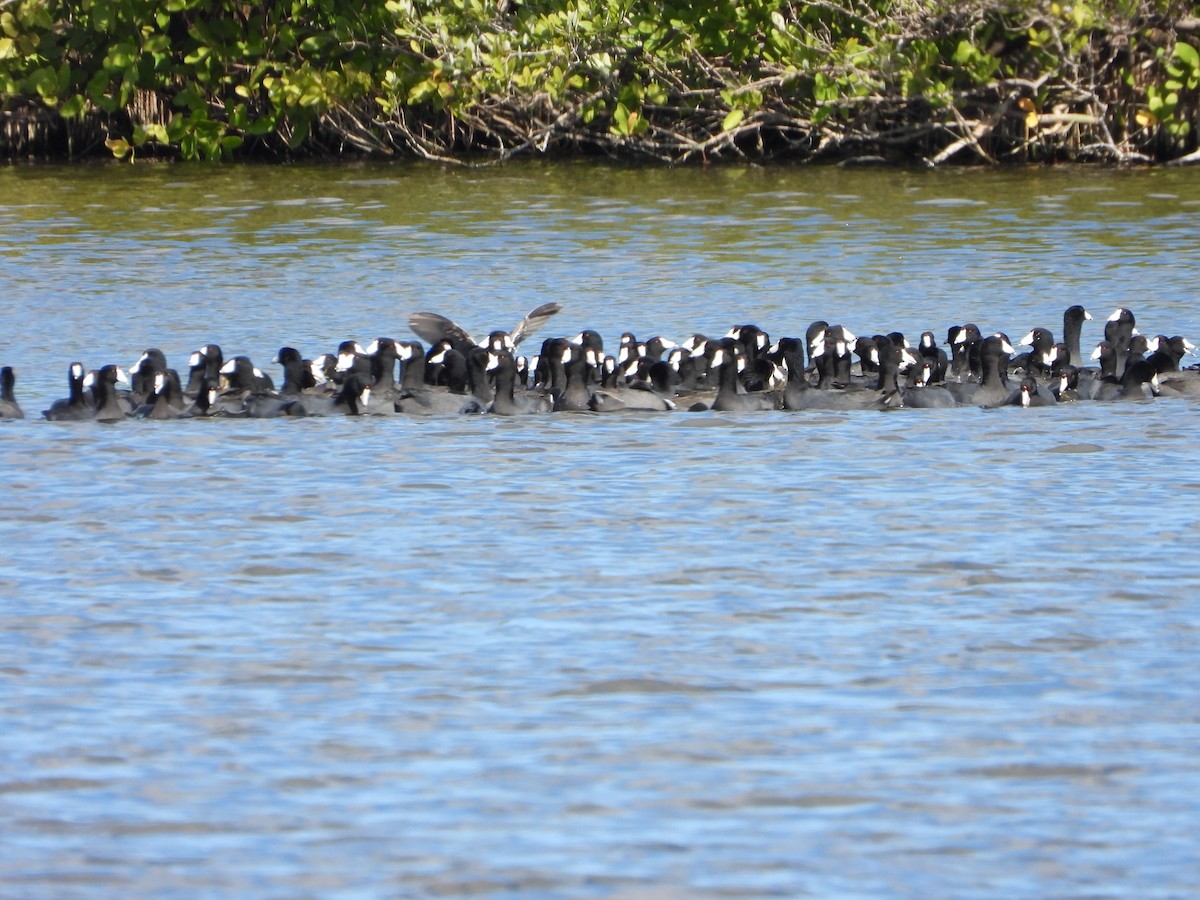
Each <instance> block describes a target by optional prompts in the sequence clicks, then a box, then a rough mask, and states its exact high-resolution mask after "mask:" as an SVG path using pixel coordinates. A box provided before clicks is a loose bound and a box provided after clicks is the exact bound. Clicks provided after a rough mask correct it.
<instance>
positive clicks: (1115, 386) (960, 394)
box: [0, 303, 1200, 422]
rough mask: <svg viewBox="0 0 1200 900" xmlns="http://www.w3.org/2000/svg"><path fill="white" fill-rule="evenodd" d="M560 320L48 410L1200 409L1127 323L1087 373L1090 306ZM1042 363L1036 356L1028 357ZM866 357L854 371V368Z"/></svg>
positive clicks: (294, 355) (94, 374)
mask: <svg viewBox="0 0 1200 900" xmlns="http://www.w3.org/2000/svg"><path fill="white" fill-rule="evenodd" d="M559 309H560V307H559V306H558V305H557V304H554V303H547V304H545V305H543V306H539V307H538V308H537V309H535V310H533V312H531V313H530V314H529V315H528V316H526V317H525V318H524V319H523V320H522V321H521V322H520V324H518V326H517V327H516V328H514V329H513V330H512V331H511V332H504V331H493V332H491V333H490V334H489V335H488V336H487V338H486V339H484V340H478V341H477V340H475V339H474V338H472V337H471V336H470V335H469V334H468V333H467V332H466V331H465V330H464V329H463V328H461V327H460V326H458V325H456V324H455V323H454V322H452V321H450V320H449V319H447V318H445V317H444V316H440V315H437V314H436V313H417V314H415V315H413V316H412V317H411V318H410V319H409V327H410V328H411V329H412V330H413V332H414V333H415V334H416V335H417V336H418V337H420V338H421V339H422V340H411V341H396V340H392V339H391V338H378V339H377V340H374V341H372V342H371V343H370V344H369V345H368V346H365V347H364V346H362V345H360V344H359V343H357V342H356V341H346V342H344V343H343V344H341V346H339V347H338V349H337V352H336V353H326V354H322V355H320V356H317V357H315V358H313V359H306V358H305V357H304V356H303V355H302V354H301V353H300V352H299V351H298V350H296V349H294V348H292V347H283V348H281V349H280V351H279V353H278V355H277V356H276V358H275V360H274V362H275V363H277V364H278V365H279V366H281V367H282V383H281V385H280V386H279V387H276V385H275V380H274V379H273V378H272V377H271V376H270V375H267V374H266V373H264V372H263V371H262V369H260V368H258V367H257V366H255V365H254V363H253V362H252V361H251V360H250V359H249V358H247V357H245V356H234V357H232V358H226V357H225V356H224V354H223V353H222V352H221V349H220V347H218V346H217V345H216V344H206V345H205V346H203V347H201V348H199V349H198V350H196V351H195V352H194V353H192V354H191V356H190V358H189V360H188V368H187V375H186V379H187V380H186V382H184V380H183V379H182V378H181V376H180V374H179V373H178V372H177V370H175V369H173V368H170V367H169V366H168V365H167V360H166V357H165V356H164V354H163V353H162V351H161V350H158V349H150V350H147V351H145V352H144V353H143V354H142V355H141V356H140V357H139V358H138V360H137V361H136V362H135V363H134V364H133V365H132V366H130V367H129V370H128V374H127V373H126V372H125V371H124V370H122V369H121V368H120V367H118V366H116V365H106V366H103V367H101V368H99V369H96V370H93V371H88V370H87V369H86V368H85V367H84V366H83V364H82V363H78V362H73V363H71V364H70V367H69V369H68V386H69V393H68V395H67V396H66V397H64V398H63V399H61V400H57V401H55V402H54V403H53V404H51V406H50V408H49V409H47V410H45V411H44V412H43V415H44V416H45V418H47V419H50V420H51V421H56V422H65V421H100V422H113V421H119V420H121V419H125V418H128V417H130V416H137V417H143V418H148V419H181V418H196V417H208V416H225V417H250V418H270V417H277V416H328V415H396V414H407V415H421V416H425V415H438V414H460V413H492V414H495V415H502V416H510V415H519V414H529V413H549V412H558V411H593V412H615V411H622V410H645V411H651V410H660V411H666V410H674V409H688V410H708V409H712V410H720V411H739V410H758V409H776V410H779V409H787V410H802V409H900V408H906V407H912V408H949V407H956V406H980V407H997V406H1006V405H1013V406H1025V407H1030V406H1051V405H1054V404H1057V403H1065V402H1069V401H1084V400H1100V401H1105V400H1145V399H1149V398H1151V397H1156V396H1160V395H1162V396H1181V395H1182V396H1195V397H1200V371H1198V369H1200V367H1198V366H1196V365H1191V366H1185V365H1184V362H1185V357H1186V356H1187V355H1188V354H1194V353H1195V349H1196V348H1195V346H1194V345H1193V344H1191V343H1190V342H1189V341H1187V340H1185V339H1184V338H1183V337H1181V336H1171V337H1168V336H1167V335H1165V334H1159V335H1155V336H1153V337H1149V336H1146V335H1142V334H1140V333H1139V332H1138V330H1137V328H1136V327H1135V321H1134V316H1133V314H1132V313H1131V312H1130V311H1129V310H1127V309H1118V310H1117V311H1116V312H1114V313H1113V314H1112V315H1111V316H1110V317H1109V318H1108V321H1107V322H1106V323H1105V325H1104V339H1103V340H1102V341H1100V342H1099V343H1098V344H1097V345H1096V347H1095V350H1094V351H1092V352H1090V353H1089V354H1088V355H1087V358H1086V359H1085V357H1084V354H1083V353H1082V351H1081V348H1080V340H1081V332H1082V328H1083V325H1084V322H1085V321H1087V320H1089V319H1091V318H1092V317H1091V316H1090V315H1088V313H1087V312H1086V311H1085V310H1084V308H1083V307H1082V306H1072V307H1071V308H1070V309H1068V310H1067V311H1066V312H1065V313H1064V315H1063V327H1062V340H1061V341H1056V340H1055V338H1054V335H1053V333H1052V332H1051V331H1050V330H1049V329H1047V328H1041V327H1039V328H1033V329H1032V330H1030V332H1029V333H1028V334H1026V335H1025V337H1024V338H1023V339H1022V340H1021V341H1020V342H1019V344H1020V346H1021V348H1022V352H1020V353H1018V352H1017V350H1016V348H1014V346H1013V344H1012V342H1011V341H1010V340H1009V338H1008V336H1007V335H1005V334H1002V333H996V334H990V335H985V334H983V333H982V332H981V331H980V329H979V328H978V327H976V326H975V325H973V324H965V325H955V326H953V327H951V328H949V329H948V330H947V332H946V337H945V340H944V341H942V342H939V341H938V339H937V338H936V337H935V335H934V334H933V332H929V331H926V332H924V333H923V334H921V335H920V337H919V338H918V339H917V340H916V341H915V342H914V343H910V342H909V341H908V340H907V339H906V338H905V336H904V335H903V334H900V333H898V332H892V333H891V334H877V335H874V336H872V337H855V336H854V335H853V334H851V333H850V332H849V330H847V329H846V328H845V327H843V326H841V325H831V324H829V323H827V322H823V321H818V322H814V323H813V324H812V325H811V326H809V328H808V330H807V333H806V334H805V335H804V337H803V338H799V337H785V338H780V339H778V340H775V341H772V340H771V338H770V337H769V336H768V335H767V334H766V332H764V331H763V330H762V329H760V328H758V327H757V326H755V325H738V326H735V327H733V328H731V329H730V330H729V332H728V333H727V334H726V335H725V336H724V337H719V338H712V337H706V336H704V335H701V334H694V335H692V336H691V337H689V338H687V339H686V340H684V341H681V342H679V343H675V342H673V341H671V340H668V339H666V338H662V337H654V338H651V339H650V340H647V341H639V340H638V339H637V338H636V337H634V335H633V334H630V333H625V334H623V335H621V339H620V344H619V346H618V347H617V348H616V352H615V353H607V352H606V351H605V348H604V342H603V340H602V338H601V337H600V335H599V334H597V333H596V332H595V331H590V330H589V331H583V332H582V333H580V334H578V335H576V336H574V337H572V338H563V337H556V338H549V339H547V340H545V341H543V342H542V345H541V350H540V353H538V354H537V355H533V356H528V357H527V356H524V355H518V352H517V351H518V347H519V346H520V345H521V343H522V341H523V340H524V339H525V338H527V337H528V336H529V335H530V334H532V333H533V332H534V331H536V330H537V329H538V328H540V327H541V326H543V325H544V324H545V323H546V322H547V321H548V320H549V319H550V318H551V317H552V316H553V315H554V314H555V313H557V312H558V311H559ZM1026 348H1027V349H1026ZM856 357H857V361H856ZM14 380H15V379H14V375H13V370H12V368H11V367H8V366H5V367H3V368H2V369H0V418H9V419H13V418H22V417H23V413H22V410H21V407H20V405H19V404H18V402H17V400H16V398H15V396H14Z"/></svg>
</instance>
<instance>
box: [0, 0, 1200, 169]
mask: <svg viewBox="0 0 1200 900" xmlns="http://www.w3.org/2000/svg"><path fill="white" fill-rule="evenodd" d="M967 6H969V7H970V8H969V9H967V8H966V7H965V6H964V5H962V4H958V3H956V2H953V0H835V2H831V3H822V4H796V3H788V2H782V0H709V2H706V3H690V2H671V3H666V4H661V3H648V2H644V0H523V2H517V0H514V2H512V3H511V8H510V9H508V10H507V11H505V12H501V11H499V10H498V8H497V3H496V0H439V2H434V0H285V2H266V0H259V2H243V0H15V2H14V0H9V2H8V3H7V4H6V5H4V6H3V8H2V9H0V94H2V95H3V96H4V98H6V102H7V103H12V102H13V101H14V100H17V99H22V100H25V101H32V102H34V103H36V104H39V105H41V106H44V107H46V108H49V109H53V110H57V112H58V113H59V114H60V115H62V116H64V117H67V118H72V119H79V118H83V117H94V118H95V117H98V118H99V119H100V120H101V121H103V122H104V124H105V127H106V129H107V131H108V136H109V141H108V147H109V149H110V151H111V152H112V153H113V154H114V155H115V156H117V157H119V158H132V157H134V156H135V155H137V154H145V153H148V152H150V153H157V154H163V153H167V154H174V155H177V156H179V157H182V158H185V159H210V160H219V159H226V158H229V157H230V156H233V155H238V154H244V153H250V152H259V153H264V152H265V153H268V154H274V155H286V154H288V153H291V152H302V151H304V150H305V148H309V147H312V146H314V141H315V136H317V135H320V134H328V133H329V132H330V130H331V129H334V130H336V127H338V126H337V125H336V123H338V122H344V121H345V120H346V119H347V118H350V119H352V120H353V121H354V122H355V123H356V128H357V129H358V131H357V133H356V134H357V140H358V145H359V146H363V147H368V148H370V147H378V148H384V147H387V146H393V145H395V144H396V143H403V142H402V141H396V140H395V139H394V135H395V134H396V133H397V132H398V131H403V130H404V129H407V128H409V127H410V126H409V125H408V124H407V123H410V122H412V121H418V122H421V123H425V124H426V125H428V126H429V127H430V128H431V129H433V130H440V131H441V133H443V134H447V135H456V134H459V133H460V131H459V130H458V129H456V128H455V124H456V123H462V122H466V123H470V126H471V127H472V128H473V129H475V130H476V131H478V132H481V133H484V134H486V133H487V131H488V127H489V124H492V125H494V126H495V127H496V128H499V127H500V126H499V125H498V124H495V123H497V122H499V121H500V118H498V117H502V118H503V120H504V122H505V123H507V124H506V125H505V127H509V125H511V128H512V129H513V130H514V131H515V132H518V133H519V132H521V131H522V129H524V131H525V132H526V133H530V134H532V133H535V132H537V131H538V130H539V129H543V130H544V129H545V128H546V127H547V125H546V123H550V122H556V123H559V124H560V125H561V123H563V122H566V123H570V127H572V128H577V129H580V130H581V131H582V133H586V134H588V135H591V136H592V139H593V140H595V141H596V142H597V143H604V142H607V144H605V145H606V146H611V145H621V146H635V145H638V142H639V141H645V140H650V139H653V138H654V137H655V136H656V135H670V134H677V133H678V132H680V131H689V133H694V132H696V131H697V130H703V131H704V133H703V134H701V137H708V136H719V135H722V134H726V133H729V132H731V131H734V130H737V131H739V132H742V131H745V130H747V129H752V128H754V127H756V123H759V122H761V121H765V120H766V119H768V118H769V117H770V116H774V117H776V118H780V117H783V118H786V119H787V120H789V121H791V122H796V123H803V124H805V125H807V126H808V127H812V128H816V129H819V128H822V127H827V126H830V125H833V124H834V123H845V122H849V121H851V120H852V119H854V118H855V117H857V116H861V115H863V113H864V110H871V109H878V108H881V106H882V105H883V104H887V105H888V108H890V109H893V110H898V111H901V113H903V111H904V110H907V109H914V110H920V111H921V114H923V115H939V114H942V115H946V114H948V113H949V111H951V110H955V111H958V110H960V109H961V108H964V107H965V106H966V105H967V104H969V103H970V102H971V98H973V97H976V96H980V95H984V94H987V93H988V92H989V91H990V92H992V93H993V94H996V93H1000V94H1001V95H1003V93H1004V91H1003V90H999V91H998V89H997V88H996V85H997V82H998V80H999V79H1014V80H1022V81H1026V82H1030V83H1033V82H1037V83H1039V84H1041V85H1042V87H1041V89H1040V91H1039V93H1038V96H1036V97H1034V98H1033V99H1032V101H1031V102H1033V103H1034V104H1036V105H1037V107H1038V108H1043V107H1045V106H1046V105H1047V104H1048V103H1050V102H1051V99H1052V98H1051V96H1050V94H1051V93H1052V92H1053V91H1054V90H1055V89H1056V85H1059V84H1060V82H1057V81H1055V80H1054V79H1053V77H1043V76H1053V75H1054V74H1055V73H1057V72H1060V71H1063V69H1064V67H1065V66H1070V65H1075V64H1076V63H1077V62H1078V61H1085V60H1093V61H1095V60H1100V61H1101V63H1100V64H1101V65H1109V64H1110V63H1109V62H1104V60H1105V59H1108V60H1109V61H1111V60H1112V59H1114V58H1116V57H1115V55H1114V54H1113V53H1111V52H1107V51H1105V50H1104V48H1103V47H1102V46H1101V45H1102V44H1103V42H1104V41H1106V40H1107V39H1108V38H1107V37H1106V35H1108V34H1109V33H1119V34H1122V35H1128V41H1129V43H1130V45H1131V46H1139V43H1138V42H1139V41H1143V38H1144V36H1147V35H1150V34H1151V33H1152V30H1153V29H1154V28H1158V27H1160V25H1161V22H1162V21H1164V20H1169V18H1170V17H1171V16H1173V15H1174V16H1177V15H1182V14H1184V13H1187V12H1190V4H1188V3H1184V2H1182V0H1073V2H1071V3H1065V2H1064V3H1062V4H1059V3H1054V2H1050V3H1047V2H1040V0H1039V2H1036V3H1035V2H1033V0H1007V2H1002V0H996V2H995V4H994V5H992V6H984V7H978V6H977V5H975V4H971V5H967ZM1143 42H1144V41H1143ZM1159 47H1160V49H1159V50H1158V56H1157V57H1156V63H1155V65H1156V66H1157V68H1155V69H1154V73H1156V74H1157V75H1158V76H1160V77H1157V78H1156V79H1155V80H1153V82H1152V83H1148V82H1145V81H1144V79H1142V80H1139V78H1140V76H1139V77H1138V78H1135V76H1134V72H1135V69H1134V67H1133V66H1132V65H1126V67H1125V68H1124V69H1122V70H1121V72H1116V70H1115V68H1114V70H1113V72H1112V73H1110V74H1111V77H1112V80H1113V81H1114V82H1115V83H1116V85H1117V88H1118V89H1119V91H1120V95H1121V97H1122V98H1126V100H1127V102H1128V103H1130V104H1134V105H1138V106H1139V108H1140V109H1141V111H1142V113H1144V115H1145V117H1146V121H1147V122H1152V124H1154V125H1161V127H1163V128H1164V129H1166V130H1167V131H1168V132H1169V133H1170V134H1172V135H1174V136H1177V137H1182V136H1184V135H1187V134H1188V132H1189V129H1190V127H1191V125H1190V123H1191V118H1192V117H1193V116H1194V111H1195V109H1196V105H1197V104H1196V96H1197V91H1198V89H1200V54H1198V53H1197V50H1196V48H1195V47H1194V46H1192V45H1190V44H1188V43H1184V42H1178V43H1176V44H1175V45H1174V46H1173V48H1171V49H1170V52H1167V51H1166V50H1165V49H1162V48H1161V42H1160V45H1159ZM1106 53H1107V56H1106ZM1137 71H1138V72H1141V71H1142V70H1140V69H1139V70H1137ZM1122 74H1124V76H1125V81H1124V83H1122V82H1121V75H1122ZM1063 93H1069V92H1066V91H1064V92H1063ZM1143 101H1144V102H1143ZM1118 105H1119V104H1118ZM942 111H946V112H945V113H943V112H942ZM1130 116H1131V117H1132V113H1130ZM453 140H454V138H453V137H446V138H445V139H444V145H443V146H444V147H446V148H448V149H452V142H453Z"/></svg>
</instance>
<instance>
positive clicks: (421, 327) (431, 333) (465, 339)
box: [408, 312, 475, 345]
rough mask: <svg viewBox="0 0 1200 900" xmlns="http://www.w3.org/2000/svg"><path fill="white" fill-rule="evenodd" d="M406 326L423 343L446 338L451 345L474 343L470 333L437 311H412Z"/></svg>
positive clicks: (432, 342) (433, 342)
mask: <svg viewBox="0 0 1200 900" xmlns="http://www.w3.org/2000/svg"><path fill="white" fill-rule="evenodd" d="M408 327H409V328H411V329H412V332H413V334H415V335H416V336H417V337H419V338H420V339H421V340H423V341H425V343H427V344H430V345H433V344H436V343H437V342H438V341H443V340H448V341H450V343H451V344H453V345H460V344H464V343H465V344H474V343H475V341H474V340H472V338H471V335H469V334H467V332H466V331H465V330H464V329H463V328H462V327H461V326H459V325H456V324H455V323H454V322H451V321H450V320H449V319H447V318H446V317H445V316H440V315H438V314H437V313H431V312H421V313H413V314H412V315H411V316H409V317H408Z"/></svg>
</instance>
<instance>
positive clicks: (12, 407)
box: [0, 366, 25, 419]
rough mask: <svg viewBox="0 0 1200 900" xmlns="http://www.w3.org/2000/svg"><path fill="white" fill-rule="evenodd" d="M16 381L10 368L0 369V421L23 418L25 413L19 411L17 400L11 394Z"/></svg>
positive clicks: (19, 405) (19, 406)
mask: <svg viewBox="0 0 1200 900" xmlns="http://www.w3.org/2000/svg"><path fill="white" fill-rule="evenodd" d="M16 380H17V378H16V376H15V375H14V374H13V370H12V366H5V367H4V368H2V369H0V419H23V418H25V413H24V412H22V411H21V404H19V403H18V402H17V398H16V396H14V394H13V385H14V384H15V383H16Z"/></svg>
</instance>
